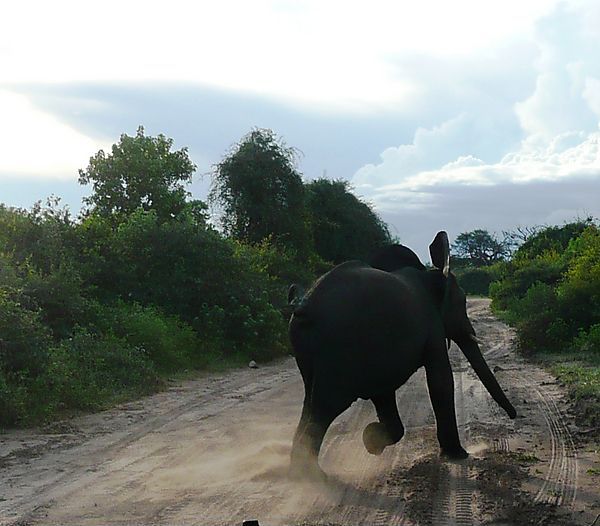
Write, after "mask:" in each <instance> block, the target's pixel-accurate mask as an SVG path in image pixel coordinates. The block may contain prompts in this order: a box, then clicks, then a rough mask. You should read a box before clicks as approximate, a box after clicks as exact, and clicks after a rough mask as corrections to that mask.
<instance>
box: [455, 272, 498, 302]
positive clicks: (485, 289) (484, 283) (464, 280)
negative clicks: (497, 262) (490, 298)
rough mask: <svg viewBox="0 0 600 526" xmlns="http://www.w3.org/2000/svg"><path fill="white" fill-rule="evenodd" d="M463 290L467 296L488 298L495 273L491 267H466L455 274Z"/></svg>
mask: <svg viewBox="0 0 600 526" xmlns="http://www.w3.org/2000/svg"><path fill="white" fill-rule="evenodd" d="M454 274H455V275H456V278H457V279H458V282H459V283H460V286H461V288H462V289H463V290H464V291H465V293H467V294H477V295H481V296H487V295H488V294H489V288H490V283H491V282H492V281H493V280H494V276H495V272H494V271H493V270H492V268H491V267H465V268H462V269H458V270H456V271H455V272H454Z"/></svg>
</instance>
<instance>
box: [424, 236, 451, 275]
mask: <svg viewBox="0 0 600 526" xmlns="http://www.w3.org/2000/svg"><path fill="white" fill-rule="evenodd" d="M429 253H430V254H431V262H432V263H433V265H434V266H435V267H436V268H439V269H440V270H441V271H443V273H444V276H446V277H447V276H448V272H450V243H449V242H448V234H446V232H444V231H443V230H442V231H441V232H438V233H437V234H436V236H435V238H434V240H433V241H432V243H431V245H429Z"/></svg>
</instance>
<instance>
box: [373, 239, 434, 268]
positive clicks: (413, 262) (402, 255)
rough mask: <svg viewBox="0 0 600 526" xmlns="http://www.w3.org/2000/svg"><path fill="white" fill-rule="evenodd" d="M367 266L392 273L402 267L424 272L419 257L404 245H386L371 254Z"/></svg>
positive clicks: (423, 266)
mask: <svg viewBox="0 0 600 526" xmlns="http://www.w3.org/2000/svg"><path fill="white" fill-rule="evenodd" d="M369 265H371V266H372V267H373V268H376V269H379V270H385V271H386V272H394V271H395V270H399V269H401V268H404V267H413V268H416V269H419V270H425V265H423V263H421V261H420V260H419V257H418V256H417V255H416V254H415V253H414V252H413V251H412V250H411V249H410V248H408V247H405V246H404V245H388V246H386V247H383V248H380V249H379V250H377V251H376V252H374V253H373V254H371V257H370V258H369Z"/></svg>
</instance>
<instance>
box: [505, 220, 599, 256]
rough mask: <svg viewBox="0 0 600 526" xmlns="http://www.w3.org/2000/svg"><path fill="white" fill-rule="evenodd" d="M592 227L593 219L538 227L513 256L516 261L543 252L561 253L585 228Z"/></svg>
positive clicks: (539, 254)
mask: <svg viewBox="0 0 600 526" xmlns="http://www.w3.org/2000/svg"><path fill="white" fill-rule="evenodd" d="M592 225H594V219H593V218H592V217H587V218H585V219H578V220H577V221H573V222H572V223H565V224H564V225H561V226H548V227H544V228H542V227H539V228H538V229H537V231H536V232H535V233H534V234H533V235H531V236H529V237H528V238H527V239H526V240H525V242H524V243H523V244H522V245H521V246H520V247H519V248H518V250H517V251H516V252H515V254H514V256H515V258H517V259H523V258H525V259H533V258H535V257H538V256H541V255H542V254H544V253H545V252H557V253H562V252H563V251H564V250H565V249H566V248H567V246H568V245H569V243H570V242H571V240H573V239H577V238H578V237H579V236H580V235H581V234H582V233H583V232H584V231H585V229H586V228H588V227H589V226H592Z"/></svg>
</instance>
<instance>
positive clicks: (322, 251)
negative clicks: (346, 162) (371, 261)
mask: <svg viewBox="0 0 600 526" xmlns="http://www.w3.org/2000/svg"><path fill="white" fill-rule="evenodd" d="M306 189H307V191H308V204H309V208H310V212H311V216H312V219H311V222H312V229H313V239H314V243H315V250H316V252H317V254H318V255H319V256H321V258H323V259H324V260H326V261H331V262H333V263H336V264H337V263H341V262H342V261H347V260H349V259H365V258H366V257H367V256H368V255H369V254H370V253H371V252H372V251H373V250H374V249H375V248H377V247H380V246H382V245H385V244H387V243H390V242H391V240H390V233H389V231H388V228H387V226H386V224H385V223H384V222H383V221H382V220H381V218H380V217H379V216H378V215H377V214H376V213H375V212H374V211H373V209H372V208H371V207H370V206H369V205H368V204H367V203H364V202H362V201H361V200H360V199H358V198H357V197H356V196H355V195H354V194H353V193H352V192H351V190H350V185H349V183H348V182H347V181H343V180H338V181H332V180H330V179H316V180H314V181H312V182H310V183H309V184H307V185H306Z"/></svg>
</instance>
